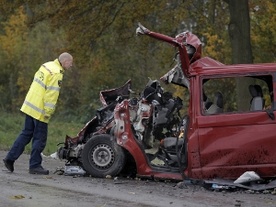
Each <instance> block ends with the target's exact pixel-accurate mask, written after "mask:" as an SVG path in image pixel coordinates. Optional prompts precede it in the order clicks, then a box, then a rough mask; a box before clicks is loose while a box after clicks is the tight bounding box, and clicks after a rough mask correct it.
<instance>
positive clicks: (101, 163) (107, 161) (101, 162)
mask: <svg viewBox="0 0 276 207" xmlns="http://www.w3.org/2000/svg"><path fill="white" fill-rule="evenodd" d="M114 157H115V155H114V151H113V150H112V148H111V147H110V146H109V145H107V144H100V145H97V146H95V148H94V149H93V151H92V162H93V163H94V165H95V166H97V167H98V168H101V169H105V168H108V167H110V166H111V165H112V164H113V162H114Z"/></svg>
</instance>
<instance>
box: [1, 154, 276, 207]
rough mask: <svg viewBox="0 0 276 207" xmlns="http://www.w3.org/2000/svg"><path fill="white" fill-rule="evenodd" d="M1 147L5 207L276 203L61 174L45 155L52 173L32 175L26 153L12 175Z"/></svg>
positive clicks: (195, 188)
mask: <svg viewBox="0 0 276 207" xmlns="http://www.w3.org/2000/svg"><path fill="white" fill-rule="evenodd" d="M5 155H6V152H4V151H0V156H1V165H0V167H1V171H0V189H1V193H0V206H1V207H37V206H39V207H46V206H47V207H56V206H58V207H63V206H64V207H73V206H74V207H75V206H78V207H82V206H92V207H94V206H95V207H130V206H131V207H153V206H156V207H170V206H172V207H182V206H183V207H186V206H187V207H207V206H208V207H209V206H224V207H226V206H235V207H237V206H240V207H260V206H262V207H272V206H273V207H275V206H276V195H272V194H262V193H253V194H252V193H249V192H248V191H246V190H244V191H235V192H227V191H226V192H216V191H210V190H207V189H205V188H203V187H202V186H200V185H193V184H188V185H180V183H175V182H162V181H149V180H140V179H127V178H118V179H113V178H111V179H99V178H92V177H75V176H65V175H58V174H56V173H55V171H56V169H57V168H61V167H64V164H65V163H64V162H63V161H60V160H55V159H52V158H48V157H46V158H44V159H43V160H44V161H43V166H44V167H45V168H46V169H49V170H50V174H49V175H47V176H45V175H31V174H29V173H28V162H29V155H26V154H23V155H22V156H21V157H20V158H19V159H18V160H17V161H16V163H15V171H14V172H13V173H9V172H8V171H7V170H6V169H5V167H4V164H3V162H2V159H3V158H4V157H5Z"/></svg>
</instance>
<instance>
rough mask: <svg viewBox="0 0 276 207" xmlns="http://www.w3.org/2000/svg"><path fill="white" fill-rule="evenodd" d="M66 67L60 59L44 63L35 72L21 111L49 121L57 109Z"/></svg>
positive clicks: (46, 121)
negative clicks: (64, 67) (63, 66)
mask: <svg viewBox="0 0 276 207" xmlns="http://www.w3.org/2000/svg"><path fill="white" fill-rule="evenodd" d="M63 72H64V69H63V68H62V66H61V64H60V62H59V61H58V59H56V60H54V61H50V62H47V63H44V64H43V65H41V66H40V68H39V69H38V71H37V72H36V73H35V76H34V79H33V82H32V84H31V86H30V89H29V91H28V93H27V95H26V98H25V101H24V103H23V105H22V107H21V111H22V112H23V113H25V114H27V115H29V116H31V117H33V118H35V119H37V120H39V121H42V122H45V123H48V122H49V120H50V117H51V115H52V114H53V113H54V111H55V107H56V103H57V100H58V96H59V91H60V86H61V83H62V78H63Z"/></svg>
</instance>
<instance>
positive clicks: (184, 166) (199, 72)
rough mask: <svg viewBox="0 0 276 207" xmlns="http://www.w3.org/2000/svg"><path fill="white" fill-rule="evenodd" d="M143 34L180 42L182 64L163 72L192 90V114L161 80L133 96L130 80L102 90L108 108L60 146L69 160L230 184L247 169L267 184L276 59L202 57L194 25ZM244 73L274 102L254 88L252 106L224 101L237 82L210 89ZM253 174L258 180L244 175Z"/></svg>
mask: <svg viewBox="0 0 276 207" xmlns="http://www.w3.org/2000/svg"><path fill="white" fill-rule="evenodd" d="M136 33H137V34H138V35H147V36H149V37H152V38H155V39H157V40H160V41H164V42H167V43H169V44H171V45H172V46H174V47H176V48H177V50H178V51H177V55H176V58H175V61H176V64H175V66H174V67H173V68H172V69H171V70H170V71H169V72H168V73H167V74H165V75H164V76H162V77H161V78H160V79H161V80H162V81H164V82H165V83H173V84H177V85H179V86H183V87H185V88H187V89H188V91H189V104H188V109H187V114H186V115H184V116H182V115H181V113H180V110H181V109H182V107H183V104H182V100H181V98H179V97H174V96H173V94H172V93H170V92H165V91H164V89H163V88H162V87H161V85H160V83H159V81H157V80H150V81H149V82H148V84H147V85H146V86H145V89H144V90H143V91H142V92H141V94H140V96H137V97H131V95H133V94H132V93H131V92H132V90H131V80H128V81H127V82H126V83H125V84H124V85H123V86H121V87H119V88H116V89H110V90H105V91H101V92H100V100H101V102H102V104H103V107H102V108H100V109H98V110H97V113H96V115H95V116H94V117H93V118H92V119H91V120H90V121H89V122H88V123H87V124H86V125H85V126H84V128H83V129H82V130H81V131H80V132H79V133H78V134H77V136H76V137H74V138H71V137H69V136H67V137H66V139H65V143H64V145H63V146H62V147H60V148H59V150H58V152H57V153H58V156H59V158H60V159H65V160H67V163H66V167H67V168H68V169H70V167H72V166H79V167H80V169H84V170H85V171H82V173H87V174H90V175H91V176H94V177H106V176H108V175H110V176H116V175H118V174H122V173H133V172H134V174H135V176H138V177H147V178H155V179H170V180H183V179H184V180H187V179H196V180H202V179H203V180H207V182H206V183H216V182H217V183H224V184H226V183H227V185H229V182H228V181H229V179H230V183H232V185H237V183H235V184H234V182H233V179H237V178H239V176H240V175H242V174H244V173H246V172H248V171H250V172H251V171H254V172H255V173H257V174H258V175H259V176H260V177H262V178H264V180H266V181H265V182H266V183H263V184H268V182H267V180H269V179H273V178H275V175H276V156H275V147H276V130H275V127H276V123H275V119H274V116H275V101H276V98H275V96H274V94H275V92H276V64H275V63H266V64H239V65H224V64H222V63H220V62H218V61H216V60H213V59H211V58H209V57H201V42H200V40H199V39H198V37H197V36H195V35H194V34H192V33H190V32H183V33H181V34H179V35H177V36H176V37H175V38H172V37H169V36H166V35H163V34H160V33H156V32H152V31H150V30H149V29H147V28H145V27H144V26H143V25H141V24H139V26H138V28H137V30H136ZM237 77H239V78H242V79H244V80H247V79H250V80H251V82H254V83H261V84H262V88H263V89H265V90H266V91H267V94H268V95H267V97H268V99H269V102H270V103H271V106H270V108H269V109H264V98H263V97H264V95H263V94H259V95H258V93H257V92H255V93H254V92H253V93H251V95H252V99H251V101H250V103H249V105H250V107H248V110H247V109H246V110H240V109H239V108H238V107H235V104H232V105H234V107H232V108H231V107H228V108H223V107H224V100H223V95H222V94H224V93H229V91H230V92H232V90H233V92H234V91H238V90H240V89H239V88H238V87H237V88H232V89H231V90H230V89H227V90H228V91H224V92H223V91H222V92H221V91H219V92H217V93H216V94H215V95H213V97H214V100H213V101H211V99H210V97H212V95H211V94H209V97H208V96H207V94H206V92H207V90H205V88H207V86H209V85H212V84H213V85H215V86H216V87H219V84H220V82H222V81H221V80H225V79H236V78H237ZM233 97H235V96H233ZM225 100H227V99H225ZM259 100H261V102H260V101H259ZM234 101H235V100H234ZM71 169H72V168H71ZM68 172H69V171H68ZM71 173H73V172H71ZM220 179H224V180H223V182H222V180H220ZM231 180H232V181H231ZM257 180H258V182H260V179H257ZM226 181H227V182H226ZM251 181H256V179H255V180H252V179H250V178H249V179H248V180H247V181H245V182H251ZM238 184H239V185H241V183H238ZM270 186H272V187H273V186H274V187H276V184H275V183H272V184H271V185H270ZM239 187H240V186H239ZM269 188H270V187H269Z"/></svg>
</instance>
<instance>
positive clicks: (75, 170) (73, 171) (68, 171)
mask: <svg viewBox="0 0 276 207" xmlns="http://www.w3.org/2000/svg"><path fill="white" fill-rule="evenodd" d="M85 173H86V172H85V171H84V170H83V169H82V168H81V167H80V166H71V165H69V166H65V168H64V175H84V174H85Z"/></svg>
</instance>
